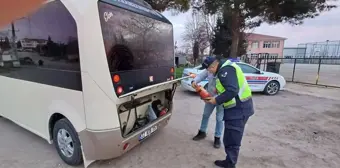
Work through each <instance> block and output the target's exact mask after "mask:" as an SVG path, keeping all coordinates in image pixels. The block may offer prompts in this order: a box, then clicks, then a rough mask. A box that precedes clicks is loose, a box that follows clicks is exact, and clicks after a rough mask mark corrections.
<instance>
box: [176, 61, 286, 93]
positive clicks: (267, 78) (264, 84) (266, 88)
mask: <svg viewBox="0 0 340 168" xmlns="http://www.w3.org/2000/svg"><path fill="white" fill-rule="evenodd" d="M235 63H236V64H237V65H238V66H240V68H241V69H242V71H243V73H244V75H245V76H246V79H247V81H248V84H249V86H250V88H251V90H252V92H264V93H265V94H267V95H275V94H277V93H278V92H279V91H280V90H283V89H284V86H285V85H286V80H285V79H284V77H283V76H281V75H279V74H277V73H272V72H265V71H261V70H259V69H257V68H255V67H254V66H252V65H250V64H246V63H243V62H235ZM202 71H203V68H202V66H201V65H200V66H196V67H194V68H185V69H184V70H183V74H182V76H183V77H185V76H188V75H190V74H199V73H200V72H202ZM192 80H193V79H192V78H186V79H183V80H182V81H181V86H182V87H183V88H184V89H186V90H189V91H193V92H194V91H195V89H193V88H192V87H191V81H192ZM198 85H200V86H204V88H207V86H208V80H207V79H205V80H203V81H201V82H200V83H198Z"/></svg>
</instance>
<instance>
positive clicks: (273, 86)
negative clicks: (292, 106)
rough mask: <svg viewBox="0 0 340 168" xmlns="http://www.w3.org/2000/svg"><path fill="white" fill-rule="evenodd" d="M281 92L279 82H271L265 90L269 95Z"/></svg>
mask: <svg viewBox="0 0 340 168" xmlns="http://www.w3.org/2000/svg"><path fill="white" fill-rule="evenodd" d="M279 91H280V84H279V82H277V81H270V82H269V83H268V84H267V85H266V87H265V88H264V93H265V94H267V95H276V94H277V93H278V92H279Z"/></svg>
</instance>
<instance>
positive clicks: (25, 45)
mask: <svg viewBox="0 0 340 168" xmlns="http://www.w3.org/2000/svg"><path fill="white" fill-rule="evenodd" d="M0 48H1V49H0V83H1V84H0V95H1V98H0V107H1V110H0V115H2V116H4V117H5V118H8V119H10V120H12V121H14V122H15V123H17V124H19V125H21V126H22V127H24V128H26V129H28V130H30V131H32V132H34V133H36V134H38V135H40V136H41V137H43V138H46V139H49V138H50V137H49V131H50V130H49V124H50V123H49V122H50V120H49V119H50V117H51V115H53V114H61V115H63V116H65V117H66V118H68V119H69V120H70V121H71V122H72V124H73V126H74V127H75V129H76V130H77V131H81V130H84V129H85V128H86V125H85V114H84V104H83V94H82V89H83V88H82V82H81V70H80V61H79V60H80V59H79V47H78V33H77V25H76V22H75V20H74V18H73V17H72V15H71V14H70V12H69V11H68V10H67V8H66V7H65V6H64V5H63V4H62V2H60V1H53V2H50V3H47V4H46V5H44V6H43V7H41V8H40V9H38V10H37V11H35V12H34V13H32V14H30V15H28V16H25V17H22V18H20V19H18V20H15V21H14V22H13V23H12V24H10V25H8V26H6V27H4V28H1V30H0ZM3 58H5V59H3Z"/></svg>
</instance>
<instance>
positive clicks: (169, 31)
mask: <svg viewBox="0 0 340 168" xmlns="http://www.w3.org/2000/svg"><path fill="white" fill-rule="evenodd" d="M99 14H100V21H101V27H102V34H103V40H104V45H105V51H106V54H107V60H108V65H109V68H110V72H111V73H116V72H120V71H136V70H141V69H153V68H159V67H173V65H174V41H173V28H172V25H171V24H170V23H167V22H162V21H159V20H156V19H153V18H150V17H146V16H144V15H141V14H137V13H135V12H132V11H130V10H127V9H123V8H120V7H117V6H114V5H111V4H107V3H104V2H99Z"/></svg>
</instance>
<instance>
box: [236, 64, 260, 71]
mask: <svg viewBox="0 0 340 168" xmlns="http://www.w3.org/2000/svg"><path fill="white" fill-rule="evenodd" d="M237 65H238V66H239V67H240V68H241V69H242V71H243V73H257V72H258V70H257V69H255V68H253V67H251V66H249V65H245V64H237Z"/></svg>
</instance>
